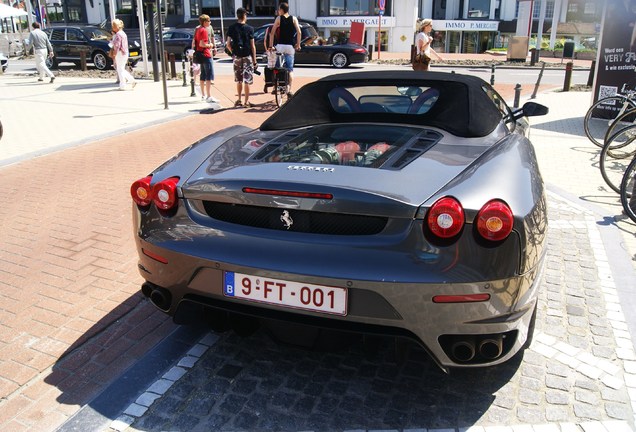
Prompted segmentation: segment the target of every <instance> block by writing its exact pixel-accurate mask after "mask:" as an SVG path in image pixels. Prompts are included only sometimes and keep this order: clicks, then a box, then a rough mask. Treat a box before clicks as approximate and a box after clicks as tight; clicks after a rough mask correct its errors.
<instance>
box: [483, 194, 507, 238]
mask: <svg viewBox="0 0 636 432" xmlns="http://www.w3.org/2000/svg"><path fill="white" fill-rule="evenodd" d="M476 221H477V232H478V233H479V235H480V236H482V237H483V238H484V239H486V240H489V241H501V240H504V239H505V238H506V237H508V235H510V233H511V232H512V226H513V223H514V218H513V215H512V210H510V207H508V205H507V204H506V203H505V202H503V201H499V200H492V201H488V202H487V203H486V204H485V205H484V206H483V207H482V208H481V210H479V213H478V214H477V220H476Z"/></svg>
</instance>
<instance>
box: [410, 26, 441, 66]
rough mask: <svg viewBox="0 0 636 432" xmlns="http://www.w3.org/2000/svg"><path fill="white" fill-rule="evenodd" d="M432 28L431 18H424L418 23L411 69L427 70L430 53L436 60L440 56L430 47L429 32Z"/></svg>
mask: <svg viewBox="0 0 636 432" xmlns="http://www.w3.org/2000/svg"><path fill="white" fill-rule="evenodd" d="M432 30H433V20H432V19H430V18H426V19H425V20H424V21H422V23H421V25H420V32H419V33H418V34H417V36H415V48H416V53H415V59H414V61H413V69H414V70H420V71H427V70H428V68H429V64H430V61H431V54H434V55H435V56H436V57H437V59H438V60H442V58H441V57H440V56H439V54H437V52H436V51H435V50H434V49H433V47H431V44H432V43H433V37H432V36H430V35H429V33H430V32H431V31H432Z"/></svg>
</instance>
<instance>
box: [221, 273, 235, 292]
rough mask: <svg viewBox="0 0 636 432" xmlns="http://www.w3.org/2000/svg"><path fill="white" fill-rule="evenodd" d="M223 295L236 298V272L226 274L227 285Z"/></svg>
mask: <svg viewBox="0 0 636 432" xmlns="http://www.w3.org/2000/svg"><path fill="white" fill-rule="evenodd" d="M223 294H225V295H226V296H231V297H234V272H225V284H224V285H223Z"/></svg>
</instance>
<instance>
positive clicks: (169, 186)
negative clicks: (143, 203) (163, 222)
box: [152, 177, 179, 210]
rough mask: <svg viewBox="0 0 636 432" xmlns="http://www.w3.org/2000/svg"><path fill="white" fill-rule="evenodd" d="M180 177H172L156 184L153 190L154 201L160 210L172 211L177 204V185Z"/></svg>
mask: <svg viewBox="0 0 636 432" xmlns="http://www.w3.org/2000/svg"><path fill="white" fill-rule="evenodd" d="M178 182H179V177H171V178H169V179H165V180H162V181H160V182H159V183H157V184H155V185H154V186H153V188H152V200H153V201H154V203H155V205H156V206H157V208H159V209H160V210H170V209H171V208H173V207H174V206H175V205H176V204H177V183H178Z"/></svg>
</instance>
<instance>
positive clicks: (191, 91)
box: [188, 59, 197, 97]
mask: <svg viewBox="0 0 636 432" xmlns="http://www.w3.org/2000/svg"><path fill="white" fill-rule="evenodd" d="M188 61H189V62H190V97H194V96H196V95H197V94H196V92H195V91H194V69H193V67H192V59H189V60H188Z"/></svg>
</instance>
